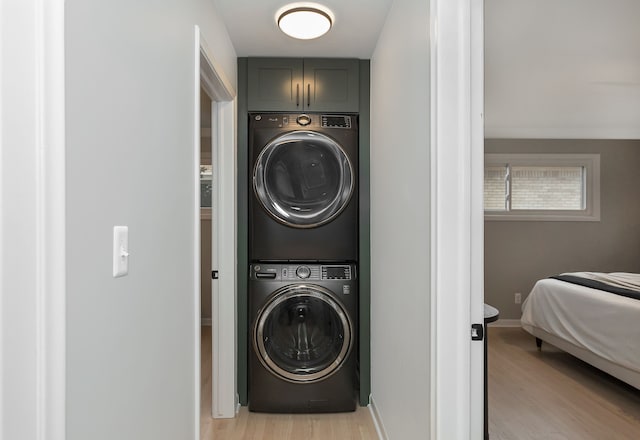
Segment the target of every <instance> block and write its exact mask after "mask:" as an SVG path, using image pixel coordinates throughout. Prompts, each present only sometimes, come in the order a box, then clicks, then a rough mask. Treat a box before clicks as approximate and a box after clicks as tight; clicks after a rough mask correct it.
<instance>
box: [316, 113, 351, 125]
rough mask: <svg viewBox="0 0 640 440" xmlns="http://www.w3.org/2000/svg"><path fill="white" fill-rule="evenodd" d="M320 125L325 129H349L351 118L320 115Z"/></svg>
mask: <svg viewBox="0 0 640 440" xmlns="http://www.w3.org/2000/svg"><path fill="white" fill-rule="evenodd" d="M321 120H322V123H321V125H322V126H323V127H326V128H351V116H345V115H322V117H321Z"/></svg>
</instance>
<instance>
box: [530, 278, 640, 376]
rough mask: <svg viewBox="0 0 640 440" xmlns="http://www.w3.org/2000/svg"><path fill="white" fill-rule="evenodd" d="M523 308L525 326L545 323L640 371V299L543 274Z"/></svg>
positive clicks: (562, 336) (552, 331)
mask: <svg viewBox="0 0 640 440" xmlns="http://www.w3.org/2000/svg"><path fill="white" fill-rule="evenodd" d="M572 275H576V276H577V275H579V274H577V273H576V274H572ZM522 312H523V313H522V320H521V322H522V327H523V328H524V329H525V330H528V331H529V332H531V330H532V329H536V328H537V329H542V330H544V331H546V332H547V333H550V334H552V335H556V336H557V337H559V338H560V339H562V340H564V341H566V342H568V343H570V344H572V345H575V346H576V347H579V348H583V349H585V350H588V351H590V352H592V353H594V354H596V355H597V356H599V357H601V358H603V359H606V360H608V361H610V362H612V363H614V364H617V365H620V366H622V367H625V368H628V369H630V370H633V371H636V372H639V373H640V300H637V299H633V298H626V297H623V296H620V295H615V294H613V293H608V292H602V291H600V290H597V289H592V288H589V287H583V286H579V285H576V284H571V283H567V282H564V281H559V280H555V279H543V280H539V281H538V282H537V283H536V285H535V286H534V287H533V290H532V291H531V293H530V294H529V296H528V297H527V299H526V300H525V301H524V303H523V304H522Z"/></svg>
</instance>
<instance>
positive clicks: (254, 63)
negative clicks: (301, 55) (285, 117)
mask: <svg viewBox="0 0 640 440" xmlns="http://www.w3.org/2000/svg"><path fill="white" fill-rule="evenodd" d="M247 67H248V75H247V81H248V84H247V88H248V89H247V91H248V109H249V111H302V110H303V98H304V96H303V93H304V92H303V90H302V89H303V87H302V85H303V83H302V60H301V59H295V58H249V60H248V65H247Z"/></svg>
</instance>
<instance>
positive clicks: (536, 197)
mask: <svg viewBox="0 0 640 440" xmlns="http://www.w3.org/2000/svg"><path fill="white" fill-rule="evenodd" d="M484 209H485V218H486V219H487V220H549V221H551V220H556V221H563V220H566V221H598V220H599V219H600V156H599V155H597V154H486V155H485V169H484Z"/></svg>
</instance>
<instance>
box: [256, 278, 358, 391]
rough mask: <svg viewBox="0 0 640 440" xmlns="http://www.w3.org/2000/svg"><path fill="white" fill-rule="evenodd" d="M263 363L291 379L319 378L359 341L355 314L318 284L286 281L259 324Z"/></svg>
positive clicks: (335, 367) (258, 344)
mask: <svg viewBox="0 0 640 440" xmlns="http://www.w3.org/2000/svg"><path fill="white" fill-rule="evenodd" d="M253 333H254V334H253V336H254V339H253V341H254V349H255V350H256V353H257V354H258V358H259V359H260V361H261V362H262V364H263V365H264V366H265V367H266V368H267V369H268V370H270V371H271V372H272V373H273V374H275V375H277V376H279V377H280V378H282V379H285V380H287V381H289V382H296V383H313V382H317V381H319V380H322V379H326V378H327V377H329V376H331V375H332V374H334V373H335V372H336V371H338V370H339V369H340V367H341V366H342V365H343V364H344V361H345V359H346V357H347V356H348V354H349V353H350V351H351V348H352V345H353V342H352V341H353V339H352V335H353V328H352V324H351V320H350V319H349V316H348V315H347V314H346V313H345V311H344V310H343V308H342V307H341V306H340V304H338V302H336V301H335V300H334V299H333V298H332V297H331V295H330V292H329V291H328V290H327V289H325V288H323V287H320V286H315V285H300V284H298V285H291V286H286V287H284V288H282V289H280V290H278V291H277V292H275V293H274V294H273V295H272V296H271V300H270V301H268V302H267V304H266V305H265V306H264V307H263V308H262V310H261V311H260V313H259V314H258V318H257V320H256V323H255V327H254V332H253Z"/></svg>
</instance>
